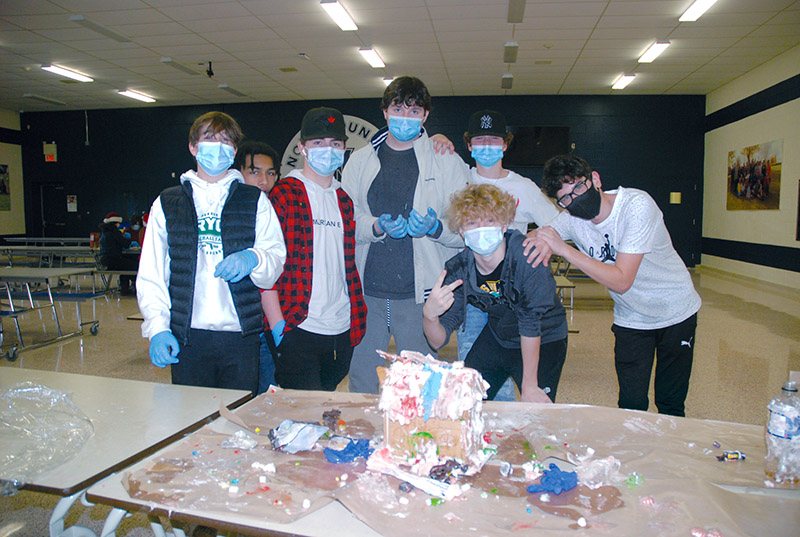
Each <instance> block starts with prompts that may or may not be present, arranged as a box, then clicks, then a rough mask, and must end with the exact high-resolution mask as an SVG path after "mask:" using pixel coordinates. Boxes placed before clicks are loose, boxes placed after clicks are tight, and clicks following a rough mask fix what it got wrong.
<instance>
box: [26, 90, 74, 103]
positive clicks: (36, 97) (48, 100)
mask: <svg viewBox="0 0 800 537" xmlns="http://www.w3.org/2000/svg"><path fill="white" fill-rule="evenodd" d="M22 98H23V99H32V100H34V101H39V102H43V103H47V104H57V105H59V106H67V103H65V102H64V101H59V100H58V99H51V98H50V97H45V96H44V95H36V94H35V93H23V94H22Z"/></svg>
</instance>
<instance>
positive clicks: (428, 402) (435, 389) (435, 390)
mask: <svg viewBox="0 0 800 537" xmlns="http://www.w3.org/2000/svg"><path fill="white" fill-rule="evenodd" d="M425 369H428V370H429V368H428V367H426V368H425ZM441 384H442V374H441V373H440V372H438V371H431V374H430V376H429V377H428V380H427V381H425V385H424V386H423V387H422V407H423V408H424V409H425V415H424V416H423V419H424V420H425V421H428V418H430V417H431V410H432V409H433V402H434V401H435V400H436V398H437V397H439V387H440V386H441Z"/></svg>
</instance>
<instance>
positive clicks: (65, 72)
mask: <svg viewBox="0 0 800 537" xmlns="http://www.w3.org/2000/svg"><path fill="white" fill-rule="evenodd" d="M42 70H43V71H49V72H51V73H55V74H57V75H61V76H65V77H67V78H71V79H72V80H77V81H78V82H94V79H93V78H90V77H88V76H86V75H82V74H80V73H76V72H75V71H72V70H70V69H66V68H64V67H59V66H58V65H42Z"/></svg>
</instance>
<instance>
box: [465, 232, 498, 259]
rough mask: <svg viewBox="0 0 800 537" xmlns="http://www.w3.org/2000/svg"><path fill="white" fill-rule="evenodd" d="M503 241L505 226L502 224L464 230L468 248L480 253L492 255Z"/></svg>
mask: <svg viewBox="0 0 800 537" xmlns="http://www.w3.org/2000/svg"><path fill="white" fill-rule="evenodd" d="M502 242H503V228H502V227H500V226H490V227H476V228H474V229H469V230H467V231H465V232H464V243H465V244H466V245H467V248H469V249H470V250H472V251H473V252H475V253H476V254H480V255H491V254H493V253H494V252H495V250H497V249H498V248H499V247H500V244H501V243H502Z"/></svg>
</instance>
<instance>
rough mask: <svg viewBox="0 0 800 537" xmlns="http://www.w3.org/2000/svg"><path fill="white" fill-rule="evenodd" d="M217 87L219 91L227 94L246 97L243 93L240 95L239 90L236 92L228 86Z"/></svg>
mask: <svg viewBox="0 0 800 537" xmlns="http://www.w3.org/2000/svg"><path fill="white" fill-rule="evenodd" d="M217 87H218V88H219V89H221V90H224V91H227V92H228V93H231V94H233V95H236V96H237V97H247V95H245V94H244V93H242V92H241V91H239V90H237V89H234V88H232V87H230V86H229V85H227V84H220V85H218V86H217Z"/></svg>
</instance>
